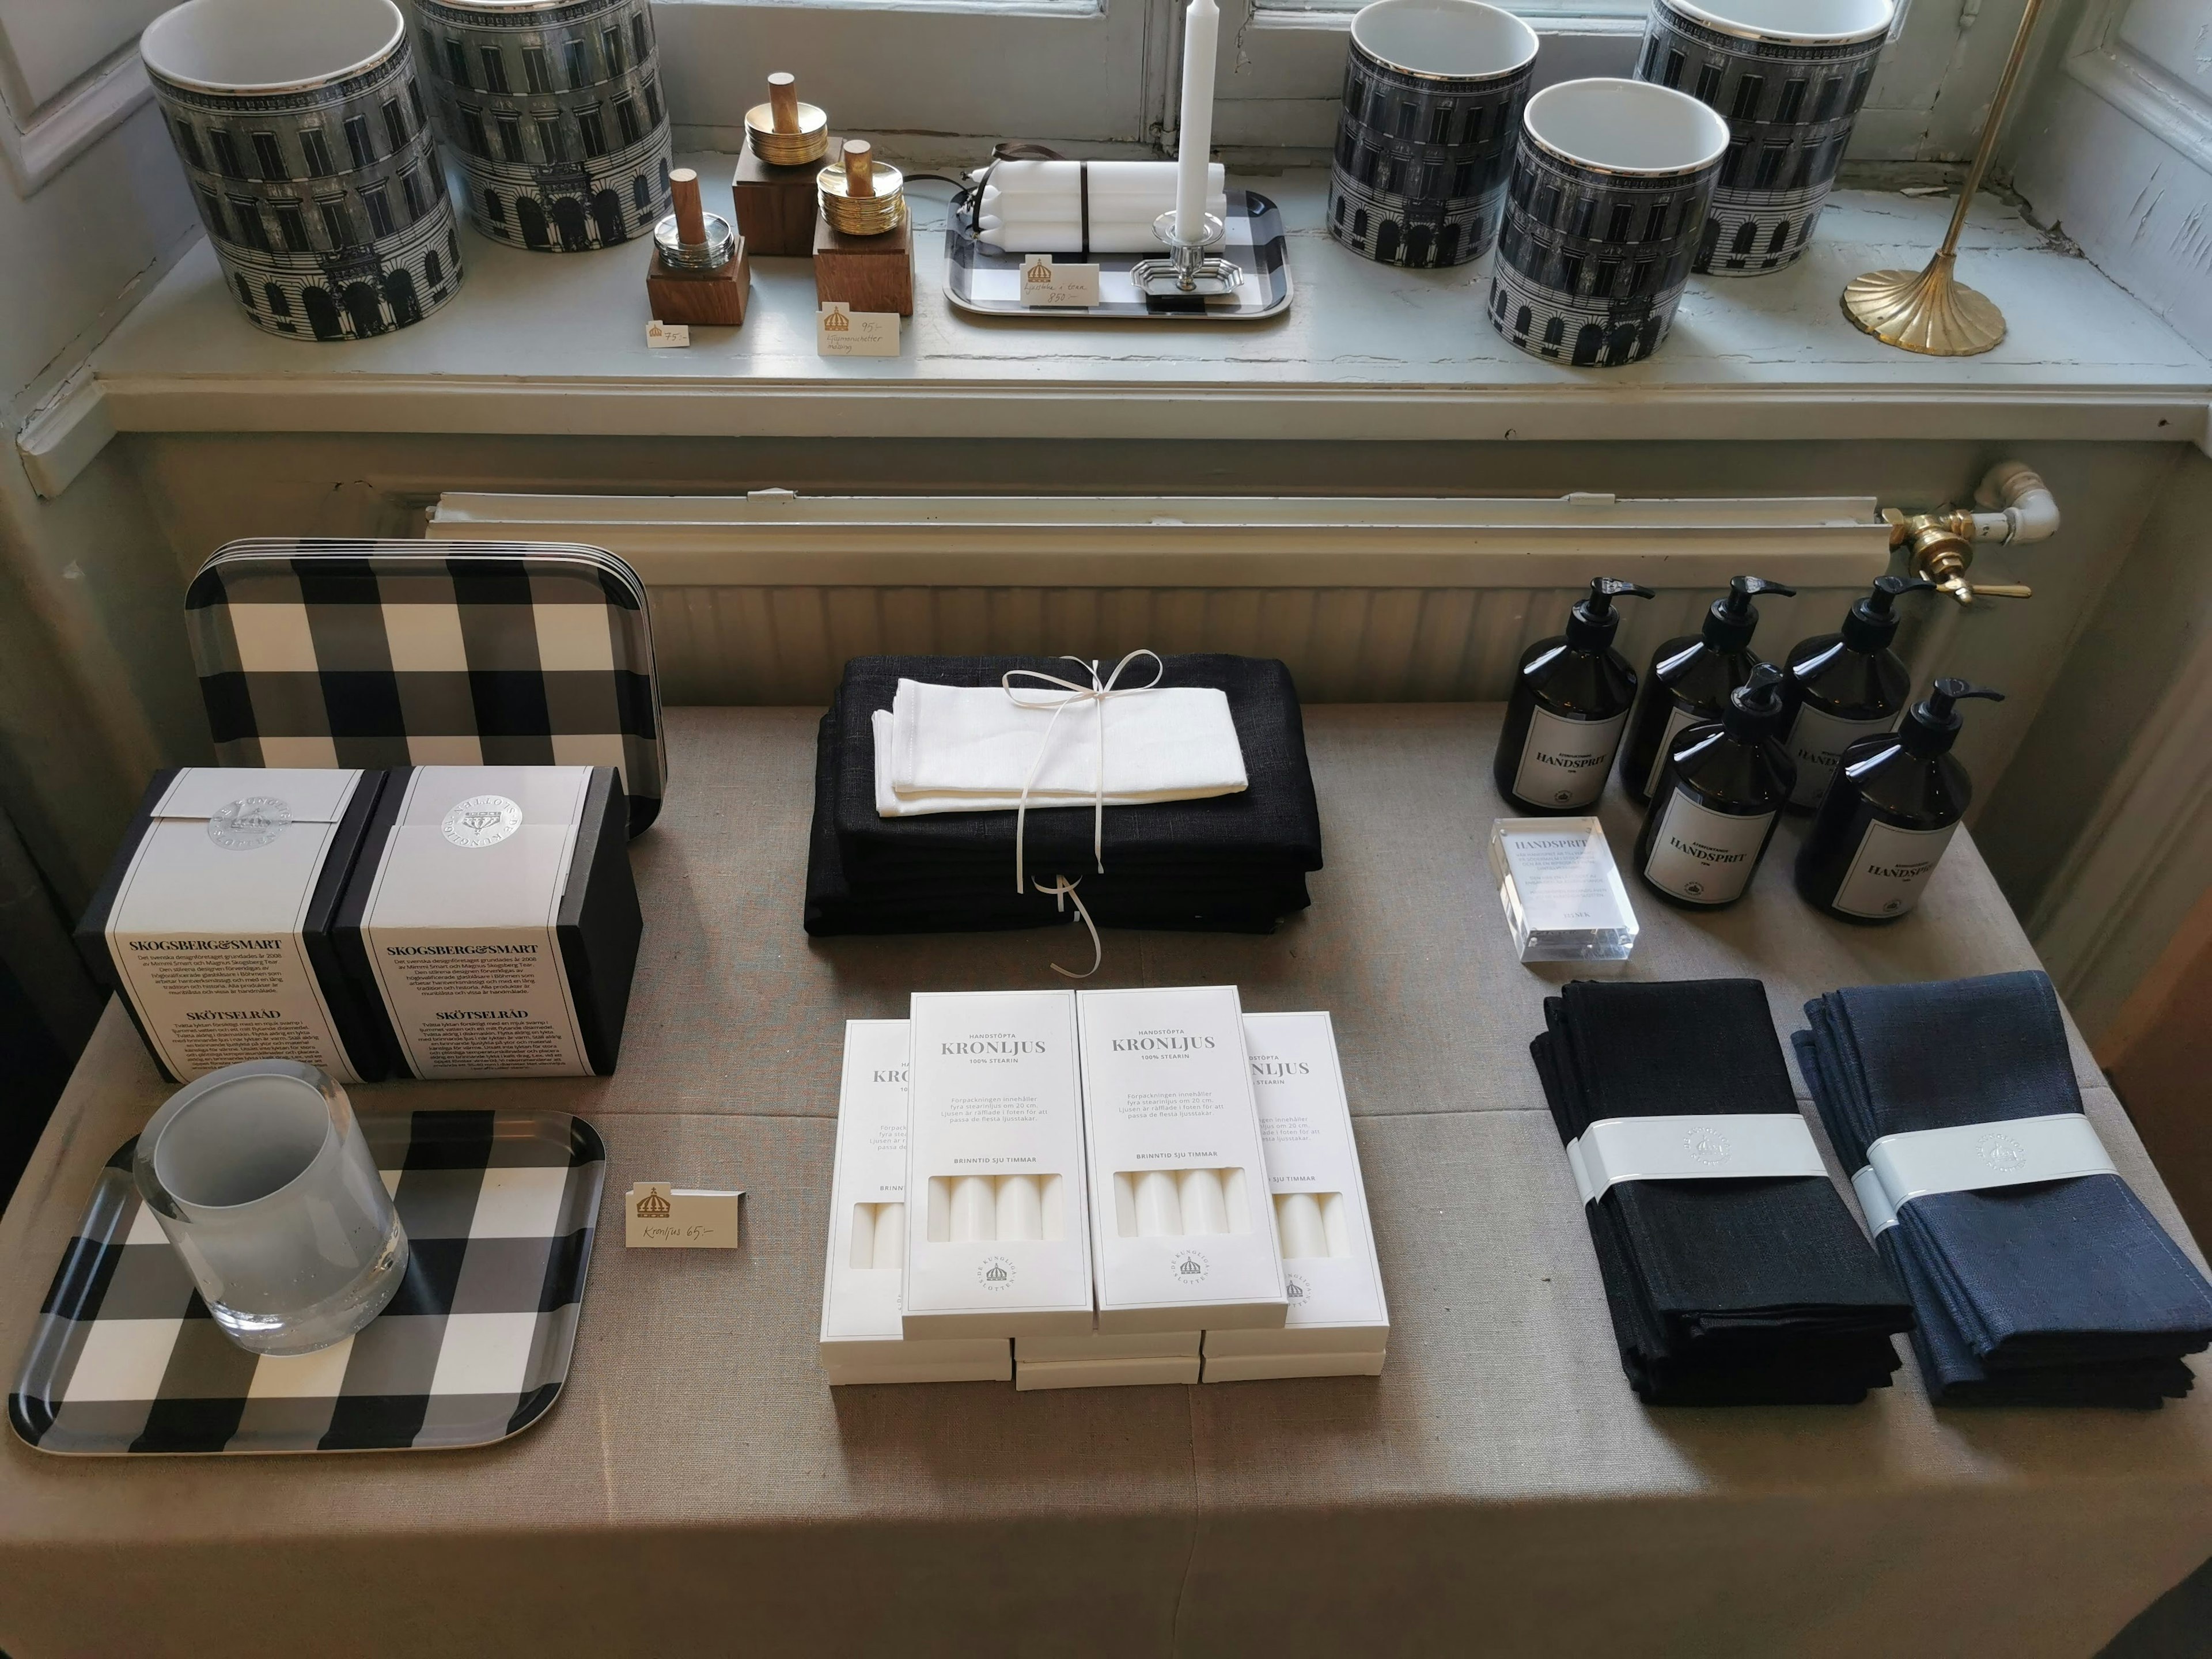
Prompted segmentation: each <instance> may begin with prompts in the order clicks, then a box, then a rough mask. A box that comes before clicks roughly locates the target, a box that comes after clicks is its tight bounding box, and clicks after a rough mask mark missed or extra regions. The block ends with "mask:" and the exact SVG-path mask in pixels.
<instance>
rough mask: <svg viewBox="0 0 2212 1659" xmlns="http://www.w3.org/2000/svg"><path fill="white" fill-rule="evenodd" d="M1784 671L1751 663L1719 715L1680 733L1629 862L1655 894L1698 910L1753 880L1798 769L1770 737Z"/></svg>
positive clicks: (1729, 898)
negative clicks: (1634, 856) (1631, 861)
mask: <svg viewBox="0 0 2212 1659" xmlns="http://www.w3.org/2000/svg"><path fill="white" fill-rule="evenodd" d="M1781 723H1782V671H1781V670H1780V669H1778V668H1777V667H1776V666H1775V665H1773V664H1772V663H1771V662H1763V663H1759V664H1758V665H1755V666H1754V667H1753V669H1752V671H1751V677H1750V678H1748V679H1747V680H1746V681H1745V682H1744V684H1742V685H1741V686H1739V687H1738V688H1737V689H1736V690H1734V691H1732V692H1730V693H1729V700H1728V710H1727V712H1726V713H1725V714H1723V715H1722V716H1721V718H1720V719H1719V720H1700V721H1699V722H1698V723H1697V724H1696V725H1694V726H1690V727H1689V728H1688V729H1687V730H1686V731H1684V732H1680V734H1678V735H1677V736H1676V737H1675V738H1674V744H1673V746H1672V748H1671V749H1670V750H1668V753H1667V754H1666V756H1665V757H1663V758H1662V763H1661V765H1660V768H1659V788H1658V792H1657V793H1656V794H1654V795H1653V796H1652V797H1651V810H1650V811H1648V812H1647V813H1645V814H1644V833H1643V834H1642V835H1640V836H1638V837H1637V838H1636V869H1637V873H1638V874H1639V875H1641V876H1642V877H1643V878H1644V884H1645V885H1646V886H1648V887H1650V889H1651V890H1653V891H1654V892H1656V893H1657V894H1658V895H1659V896H1661V897H1662V898H1666V899H1671V900H1673V901H1674V902H1675V903H1677V904H1685V905H1689V906H1692V907H1693V908H1698V909H1703V910H1715V909H1718V908H1720V907H1721V906H1722V905H1723V904H1733V903H1735V902H1736V900H1738V899H1740V898H1741V897H1742V896H1743V895H1744V890H1745V889H1747V887H1749V886H1750V885H1751V878H1752V874H1753V872H1755V871H1756V870H1757V869H1758V868H1759V860H1760V859H1762V858H1764V857H1765V855H1766V844H1767V843H1768V842H1770V841H1771V840H1773V838H1774V826H1775V824H1776V823H1777V822H1778V820H1779V818H1780V817H1781V814H1782V808H1783V806H1784V804H1785V803H1786V802H1788V800H1789V799H1790V787H1791V786H1792V785H1793V784H1795V783H1796V781H1797V769H1796V766H1794V765H1793V764H1792V763H1790V757H1789V755H1788V754H1787V753H1786V752H1785V751H1784V749H1783V747H1782V745H1781V744H1780V743H1779V742H1778V741H1777V740H1776V738H1775V736H1774V731H1775V728H1776V727H1777V726H1779V725H1780V724H1781Z"/></svg>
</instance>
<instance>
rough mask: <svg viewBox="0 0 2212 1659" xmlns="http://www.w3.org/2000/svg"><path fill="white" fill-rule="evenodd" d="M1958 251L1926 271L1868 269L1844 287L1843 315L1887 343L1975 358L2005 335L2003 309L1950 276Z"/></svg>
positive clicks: (1928, 353) (1936, 260)
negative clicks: (1999, 308) (2000, 309)
mask: <svg viewBox="0 0 2212 1659" xmlns="http://www.w3.org/2000/svg"><path fill="white" fill-rule="evenodd" d="M1957 263H1958V255H1957V254H1955V253H1951V252H1942V253H1938V254H1937V255H1936V257H1935V258H1933V259H1931V260H1930V261H1929V264H1928V269H1927V270H1869V271H1868V272H1867V273H1866V274H1865V275H1864V276H1855V277H1853V278H1852V279H1851V283H1850V287H1849V288H1846V289H1844V315H1845V316H1846V317H1849V318H1850V319H1851V320H1852V321H1853V322H1854V323H1857V325H1859V326H1860V327H1861V328H1863V329H1864V330H1865V331H1867V332H1868V333H1869V334H1871V335H1873V336H1874V337H1875V339H1877V340H1880V341H1881V343H1883V344H1884V345H1893V346H1897V347H1899V348H1901V349H1904V350H1906V351H1917V352H1921V353H1923V354H1924V355H1926V356H1930V357H1974V356H1979V355H1980V354H1981V353H1983V352H1984V351H1987V350H1989V349H1990V348H1991V347H1993V346H1995V345H1996V343H1998V342H1999V341H2000V340H2002V339H2003V338H2004V337H2005V319H2004V313H2002V311H1999V310H1998V309H1997V308H1996V306H1995V305H1993V304H1992V303H1991V302H1990V300H1989V299H1988V297H1987V296H1986V295H1982V294H1978V293H1977V292H1975V290H1973V289H1971V288H1968V287H1967V286H1966V284H1965V283H1962V282H1960V281H1959V280H1958V279H1957V278H1956V277H1955V276H1953V275H1952V270H1951V268H1952V267H1953V266H1954V264H1957Z"/></svg>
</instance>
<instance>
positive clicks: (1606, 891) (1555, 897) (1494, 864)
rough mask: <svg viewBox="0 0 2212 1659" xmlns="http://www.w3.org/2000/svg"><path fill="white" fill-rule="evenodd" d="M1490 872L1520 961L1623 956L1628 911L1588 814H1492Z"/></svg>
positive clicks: (1601, 834) (1628, 941) (1630, 935)
mask: <svg viewBox="0 0 2212 1659" xmlns="http://www.w3.org/2000/svg"><path fill="white" fill-rule="evenodd" d="M1490 872H1491V874H1492V875H1493V876H1495V877H1496V878H1498V902H1500V903H1501V904H1503V905H1504V907H1505V925H1506V926H1507V927H1509V928H1510V929H1511V930H1512V933H1513V947H1514V949H1515V950H1516V951H1518V952H1519V953H1520V959H1521V960H1522V961H1523V962H1625V961H1626V960H1627V957H1628V953H1629V952H1630V951H1633V950H1634V949H1635V948H1636V912H1635V911H1634V910H1633V909H1632V908H1629V903H1628V890H1627V889H1626V888H1625V887H1624V886H1622V885H1621V882H1620V870H1619V869H1618V868H1616V867H1615V866H1614V865H1613V849H1612V848H1610V847H1608V846H1607V845H1606V840H1605V830H1604V829H1603V827H1602V826H1601V825H1600V823H1598V821H1597V820H1596V819H1595V818H1594V817H1577V818H1499V819H1498V820H1497V821H1496V822H1495V823H1492V825H1491V827H1490Z"/></svg>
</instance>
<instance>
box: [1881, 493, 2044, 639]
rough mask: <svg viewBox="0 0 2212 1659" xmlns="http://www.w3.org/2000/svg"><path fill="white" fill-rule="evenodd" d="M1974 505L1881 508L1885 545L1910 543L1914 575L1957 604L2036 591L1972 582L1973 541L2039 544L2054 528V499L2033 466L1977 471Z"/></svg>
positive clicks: (2023, 596)
mask: <svg viewBox="0 0 2212 1659" xmlns="http://www.w3.org/2000/svg"><path fill="white" fill-rule="evenodd" d="M1974 504H1975V507H1978V508H1980V509H1981V510H1980V511H1978V512H1976V511H1973V510H1972V509H1970V508H1966V507H1939V508H1937V509H1936V511H1935V512H1933V513H1903V512H1900V511H1899V510H1898V509H1897V508H1896V507H1884V508H1882V510H1881V516H1882V517H1883V518H1884V519H1885V520H1887V521H1888V524H1889V544H1890V545H1891V546H1892V547H1909V548H1910V549H1911V565H1912V570H1913V574H1916V575H1920V576H1925V577H1926V578H1927V579H1928V580H1929V581H1931V582H1934V583H1935V584H1936V586H1938V587H1940V588H1942V590H1943V592H1946V593H1948V594H1949V595H1950V596H1951V597H1952V598H1953V599H1956V600H1958V602H1959V603H1960V605H1972V603H1973V602H1974V601H1975V600H1976V599H2031V598H2033V596H2034V592H2035V590H2034V589H2033V588H2032V587H2029V586H2026V585H2025V584H2023V583H2020V582H1973V581H1969V580H1967V579H1966V573H1967V571H1969V570H1970V569H1972V568H1973V563H1974V544H1975V543H1977V542H2004V543H2012V542H2039V541H2042V540H2043V539H2044V538H2046V537H2048V536H2050V535H2051V534H2052V533H2053V532H2056V531H2057V528H2058V503H2057V501H2055V500H2054V499H2052V497H2051V489H2050V487H2049V486H2048V485H2046V484H2045V483H2044V482H2043V480H2042V479H2041V478H2040V477H2038V476H2037V474H2036V472H2035V471H2034V469H2033V468H2032V467H2028V466H2026V465H2022V464H2021V462H2019V461H1999V462H1998V463H1997V464H1996V465H1995V466H1993V467H1991V468H1990V470H1989V471H1987V472H1985V473H1984V474H1983V475H1982V482H1981V483H1980V484H1979V485H1978V487H1977V488H1976V489H1975V490H1974Z"/></svg>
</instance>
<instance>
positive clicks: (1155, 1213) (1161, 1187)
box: [1137, 1170, 1182, 1238]
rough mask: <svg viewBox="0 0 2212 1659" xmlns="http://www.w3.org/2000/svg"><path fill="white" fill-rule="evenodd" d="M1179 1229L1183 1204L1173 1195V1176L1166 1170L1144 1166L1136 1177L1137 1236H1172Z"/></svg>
mask: <svg viewBox="0 0 2212 1659" xmlns="http://www.w3.org/2000/svg"><path fill="white" fill-rule="evenodd" d="M1181 1234H1182V1202H1181V1200H1178V1199H1177V1198H1176V1183H1175V1177H1174V1176H1171V1175H1170V1174H1169V1173H1168V1172H1167V1171H1166V1170H1146V1171H1145V1172H1144V1173H1143V1174H1142V1175H1140V1176H1138V1177H1137V1237H1139V1238H1174V1237H1179V1236H1180V1235H1181Z"/></svg>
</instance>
